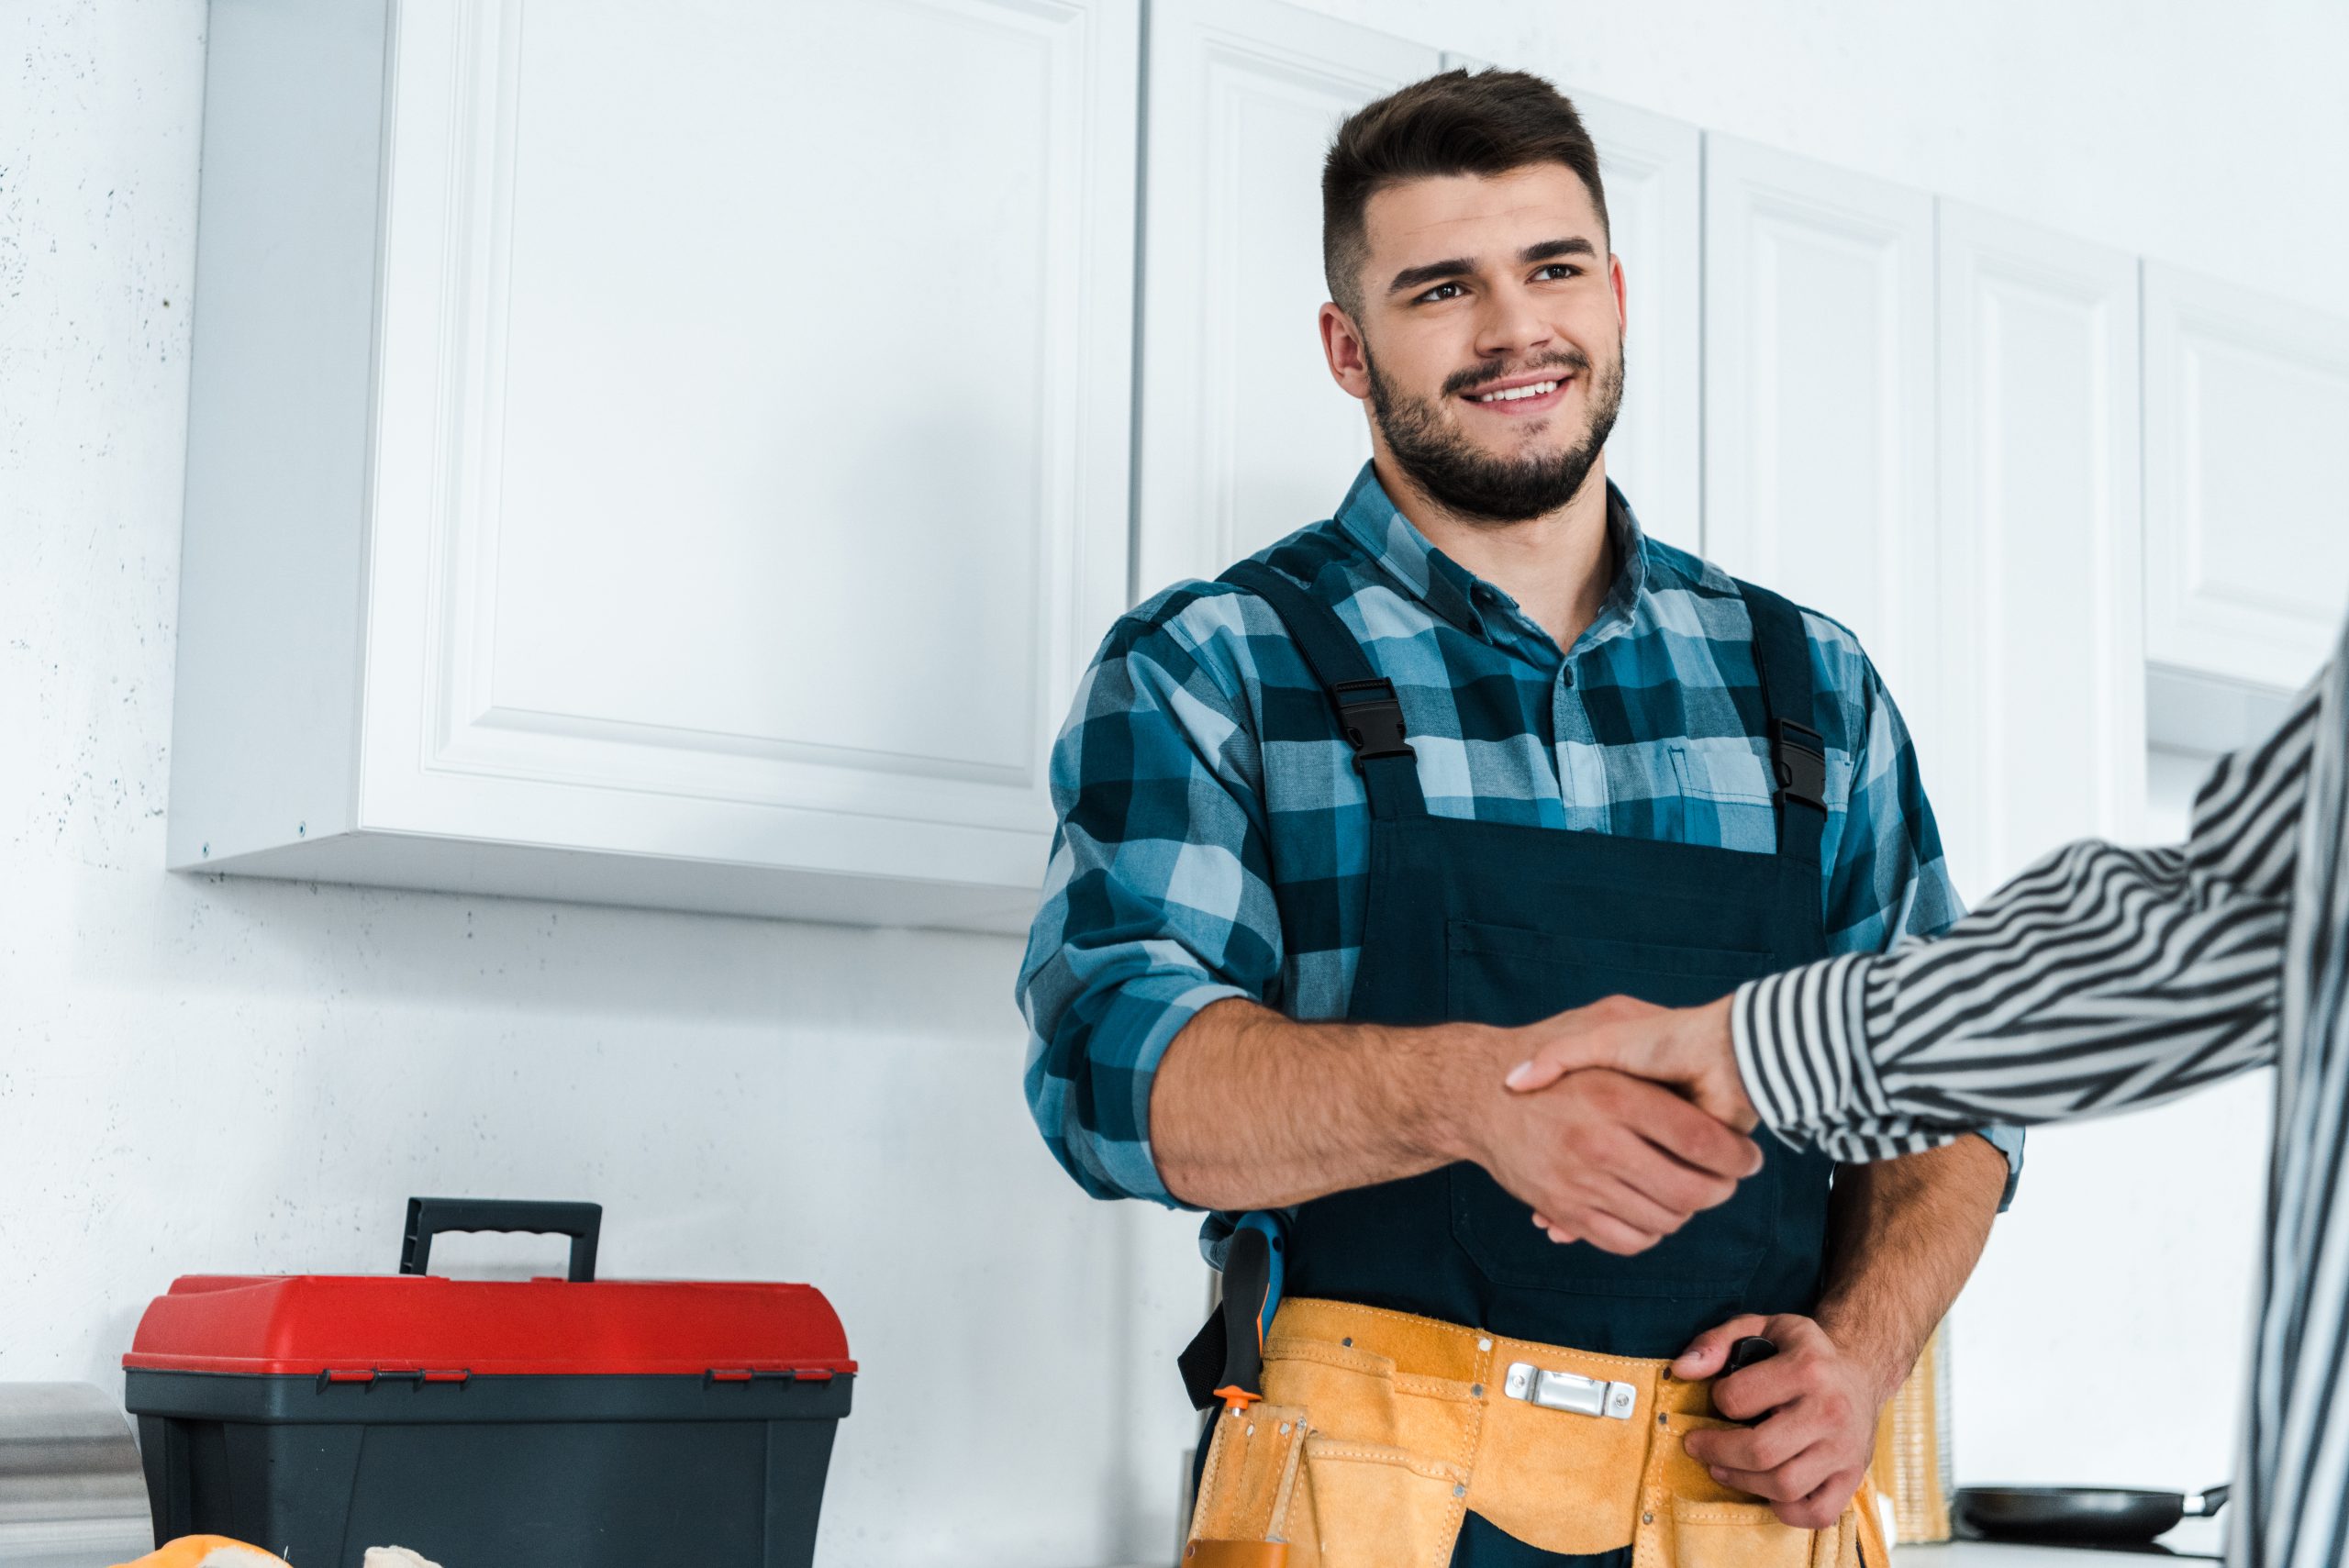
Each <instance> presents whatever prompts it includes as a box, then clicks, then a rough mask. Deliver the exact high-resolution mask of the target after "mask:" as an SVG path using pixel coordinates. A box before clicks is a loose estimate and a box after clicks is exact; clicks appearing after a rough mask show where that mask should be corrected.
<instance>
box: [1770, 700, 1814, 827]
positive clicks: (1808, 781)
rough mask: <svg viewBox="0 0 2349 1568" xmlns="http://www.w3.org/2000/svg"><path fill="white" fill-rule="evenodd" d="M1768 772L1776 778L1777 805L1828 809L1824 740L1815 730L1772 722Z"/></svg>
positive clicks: (1779, 720) (1782, 721)
mask: <svg viewBox="0 0 2349 1568" xmlns="http://www.w3.org/2000/svg"><path fill="white" fill-rule="evenodd" d="M1770 771H1771V772H1772V773H1776V775H1777V779H1778V796H1777V798H1778V799H1779V800H1780V801H1787V800H1798V801H1800V802H1802V803H1803V804H1804V805H1805V806H1810V807H1811V808H1812V809H1814V810H1818V811H1824V810H1826V809H1827V739H1826V737H1825V736H1822V735H1821V734H1820V733H1819V731H1818V730H1816V729H1813V728H1811V727H1810V726H1809V725H1808V724H1797V723H1796V722H1795V721H1794V720H1793V719H1791V718H1774V719H1772V720H1771V721H1770Z"/></svg>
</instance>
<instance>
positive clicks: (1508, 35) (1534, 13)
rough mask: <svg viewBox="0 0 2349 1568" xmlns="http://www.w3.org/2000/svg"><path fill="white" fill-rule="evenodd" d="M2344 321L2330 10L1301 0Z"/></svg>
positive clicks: (1779, 0) (2343, 20)
mask: <svg viewBox="0 0 2349 1568" xmlns="http://www.w3.org/2000/svg"><path fill="white" fill-rule="evenodd" d="M1299 3H1301V4H1303V5H1306V6H1309V7H1310V8H1312V9H1314V10H1318V11H1326V12H1328V13H1330V15H1332V16H1338V17H1345V18H1346V19H1347V20H1350V21H1355V22H1360V23H1362V24H1364V26H1367V27H1374V28H1382V29H1384V30H1386V31H1388V32H1394V33H1400V34H1403V35H1405V36H1407V37H1410V38H1416V39H1420V40H1422V41H1425V42H1432V43H1435V44H1438V45H1439V46H1441V47H1442V48H1445V49H1452V50H1461V51H1463V52H1465V53H1469V54H1473V55H1475V56H1477V57H1478V58H1480V59H1485V60H1490V61H1496V62H1507V63H1509V64H1517V65H1523V66H1525V67H1526V68H1527V69H1530V70H1536V71H1540V72H1542V73H1543V74H1545V75H1549V76H1551V77H1552V78H1553V79H1554V80H1556V81H1557V82H1559V83H1561V84H1562V85H1565V86H1568V87H1569V88H1572V87H1580V88H1581V89H1583V90H1584V91H1586V92H1592V93H1599V94H1603V95H1606V96H1608V97H1610V98H1617V99H1620V100H1621V101H1623V102H1625V103H1631V104H1636V105H1638V106H1641V107H1642V108H1649V109H1654V110H1657V111H1658V112H1660V113H1663V114H1668V115H1675V116H1678V117H1680V118H1682V119H1686V120H1693V121H1694V122H1696V123H1697V124H1698V125H1701V126H1705V127H1708V128H1711V129H1714V130H1723V131H1729V132H1731V133H1733V134H1735V135H1738V136H1742V137H1749V138H1751V139H1753V140H1756V141H1761V142H1766V143H1768V144H1769V145H1771V146H1774V147H1779V148H1784V149H1786V150H1788V151H1790V152H1799V153H1802V154H1804V155H1805V156H1807V157H1811V158H1820V159H1824V160H1826V161H1829V162H1831V163H1836V164H1840V165H1842V167H1844V168H1847V169H1854V170H1858V171H1860V172H1864V173H1870V174H1876V175H1879V176H1881V177H1883V178H1885V179H1888V180H1897V181H1899V182H1900V183H1904V184H1909V185H1914V186H1918V187H1920V188H1921V189H1924V190H1929V191H1933V192H1936V193H1938V194H1939V195H1945V196H1955V197H1958V198H1959V199H1961V200H1964V201H1967V202H1972V203H1975V204H1976V205H1978V206H1985V207H1988V208H1991V209H1992V210H1994V211H1998V212H2005V213H2010V214H2012V215H2014V216H2016V217H2024V218H2029V219H2031V220H2032V221H2033V222H2036V223H2043V224H2045V225H2047V226H2048V227H2050V228H2058V229H2062V230H2064V231H2065V232H2067V233H2071V234H2076V235H2078V236H2080V237H2082V238H2084V239H2095V240H2099V241H2100V242H2102V243H2104V244H2108V245H2114V246H2118V247H2120V248H2121V249H2122V250H2132V251H2136V252H2139V253H2141V254H2143V255H2148V256H2153V257H2156V258H2158V259H2160V260H2163V261H2173V262H2176V263H2178V264H2179V265H2182V266H2187V267H2193V268H2197V269H2199V270H2200V271H2203V272H2214V273H2217V274H2219V275H2221V276H2233V277H2237V278H2239V279H2241V280H2242V282H2243V284H2244V285H2245V286H2246V287H2249V288H2254V289H2260V290H2263V291H2266V292H2267V293H2271V294H2278V295H2284V296H2286V297H2288V298H2295V299H2299V300H2301V301H2303V302H2306V303H2308V304H2312V305H2318V306H2324V307H2325V308H2327V309H2333V310H2337V309H2339V308H2340V296H2341V283H2340V278H2341V269H2340V260H2339V259H2340V256H2341V254H2342V252H2343V247H2344V246H2349V181H2343V180H2341V179H2339V178H2337V177H2334V176H2335V175H2337V172H2339V171H2340V170H2342V169H2343V168H2349V95H2344V94H2343V92H2342V91H2341V87H2340V81H2341V72H2342V71H2343V67H2344V66H2349V7H2344V6H2340V5H2338V4H2336V3H2335V0H2246V3H2244V4H2242V5H2236V6H2224V7H2219V6H2207V5H2199V4H2196V3H2195V0H2065V4H2063V5H2057V6H2050V5H2045V4H2042V3H2039V0H1976V3H1975V4H1972V5H1963V6H1946V5H1945V6H1924V5H1884V4H1880V3H1878V0H1756V3H1753V4H1737V3H1735V0H1641V3H1640V4H1638V5H1623V4H1620V3H1613V0H1470V3H1468V4H1462V3H1460V0H1299Z"/></svg>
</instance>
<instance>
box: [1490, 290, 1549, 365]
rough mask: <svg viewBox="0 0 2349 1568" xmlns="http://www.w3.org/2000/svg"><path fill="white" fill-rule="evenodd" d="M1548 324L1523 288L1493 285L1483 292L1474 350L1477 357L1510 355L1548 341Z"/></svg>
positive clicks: (1540, 346)
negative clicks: (1488, 291) (1489, 289)
mask: <svg viewBox="0 0 2349 1568" xmlns="http://www.w3.org/2000/svg"><path fill="white" fill-rule="evenodd" d="M1550 339H1551V331H1550V324H1549V322H1548V321H1546V320H1544V319H1543V318H1542V314H1541V312H1540V311H1538V310H1536V309H1535V308H1534V305H1533V299H1532V296H1531V295H1529V294H1527V293H1526V292H1525V291H1524V290H1522V289H1496V290H1494V291H1493V292H1492V293H1490V294H1487V295H1486V296H1485V307H1484V309H1483V310H1482V311H1480V312H1479V313H1478V315H1477V318H1476V343H1475V350H1476V354H1477V356H1478V357H1479V358H1480V359H1487V360H1490V359H1501V360H1508V359H1513V358H1515V357H1516V356H1518V355H1520V354H1526V353H1530V352H1531V351H1532V350H1536V349H1539V348H1542V346H1544V345H1545V344H1547V343H1548V342H1549V341H1550Z"/></svg>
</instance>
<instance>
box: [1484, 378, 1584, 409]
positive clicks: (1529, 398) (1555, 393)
mask: <svg viewBox="0 0 2349 1568" xmlns="http://www.w3.org/2000/svg"><path fill="white" fill-rule="evenodd" d="M1573 384H1574V377H1573V376H1572V375H1570V374H1566V373H1561V372H1558V371H1549V372H1546V373H1542V374H1539V375H1522V376H1512V377H1511V378H1509V379H1508V380H1507V381H1498V382H1494V383H1492V384H1489V385H1487V386H1486V387H1484V388H1483V389H1482V390H1480V391H1476V392H1466V393H1463V394H1461V397H1462V398H1463V400H1464V401H1465V402H1468V403H1471V404H1474V405H1475V406H1477V407H1478V408H1483V409H1487V410H1489V411H1491V412H1493V413H1496V414H1504V415H1509V416H1512V417H1520V416H1524V415H1529V414H1542V413H1547V412H1549V410H1551V409H1552V408H1554V407H1556V406H1558V402H1559V400H1560V399H1561V398H1563V397H1564V395H1565V393H1566V388H1567V387H1569V386H1571V385H1573Z"/></svg>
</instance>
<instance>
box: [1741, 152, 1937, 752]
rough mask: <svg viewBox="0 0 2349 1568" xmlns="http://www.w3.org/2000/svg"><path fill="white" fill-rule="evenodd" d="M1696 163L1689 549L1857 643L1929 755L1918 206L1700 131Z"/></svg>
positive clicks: (1922, 247) (1893, 190)
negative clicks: (1698, 257) (1698, 394)
mask: <svg viewBox="0 0 2349 1568" xmlns="http://www.w3.org/2000/svg"><path fill="white" fill-rule="evenodd" d="M1705 158H1706V172H1705V200H1706V206H1705V226H1706V227H1705V550H1706V553H1707V554H1708V555H1709V556H1710V557H1711V558H1712V559H1713V560H1715V561H1717V562H1720V564H1721V565H1722V566H1724V567H1726V568H1727V569H1728V570H1730V571H1731V572H1733V573H1737V574H1738V575H1740V576H1742V577H1746V578H1749V579H1751V580H1753V581H1754V582H1756V583H1759V584H1761V585H1762V586H1764V587H1765V588H1772V589H1776V591H1777V592H1779V593H1781V594H1784V595H1787V597H1788V598H1791V599H1794V600H1795V601H1797V602H1798V603H1799V604H1803V605H1807V606H1810V607H1812V608H1814V609H1817V610H1820V611H1821V612H1822V613H1824V614H1826V615H1829V616H1832V617H1835V618H1836V619H1837V620H1840V621H1842V622H1843V623H1844V624H1845V625H1847V626H1849V627H1851V628H1853V629H1854V631H1855V632H1857V633H1858V635H1859V637H1860V639H1861V641H1862V643H1863V644H1864V645H1865V647H1866V648H1867V650H1868V652H1869V653H1870V654H1871V655H1872V656H1873V657H1874V659H1875V661H1876V665H1877V667H1878V669H1879V670H1880V671H1881V672H1882V673H1883V675H1884V677H1885V680H1886V681H1887V684H1889V686H1890V688H1891V691H1892V694H1893V696H1894V699H1895V700H1896V701H1897V702H1898V704H1899V705H1900V707H1901V710H1902V712H1903V713H1904V714H1905V715H1906V716H1907V717H1908V718H1909V722H1910V725H1911V727H1912V728H1915V729H1916V730H1917V731H1918V732H1919V734H1920V741H1924V742H1926V743H1927V744H1928V747H1929V751H1930V742H1931V740H1932V738H1933V737H1932V731H1933V726H1934V717H1935V697H1934V693H1933V690H1932V684H1933V676H1934V673H1935V664H1936V653H1937V651H1938V644H1937V641H1936V638H1937V631H1936V626H1935V611H1936V602H1935V601H1936V598H1937V594H1936V587H1935V584H1934V580H1933V579H1934V573H1935V570H1936V564H1937V563H1936V560H1935V551H1936V550H1937V548H1938V542H1939V540H1938V529H1937V528H1936V524H1935V517H1936V511H1935V496H1934V477H1933V406H1934V405H1933V397H1934V386H1933V304H1934V301H1933V205H1932V197H1931V196H1928V195H1925V194H1924V193H1923V192H1921V191H1914V190H1909V189H1905V188H1903V187H1900V186H1898V185H1891V184H1887V183H1883V182H1881V181H1877V180H1872V179H1868V178H1866V177H1865V176H1862V175H1859V174H1853V173H1849V172H1844V171H1842V170H1840V169H1833V168H1830V167H1828V166H1827V165H1825V164H1820V163H1814V162H1811V161H1809V160H1807V159H1801V158H1797V157H1795V156H1793V155H1791V154H1788V153H1784V152H1776V151H1772V150H1768V149H1765V148H1761V147H1756V146H1754V145H1753V144H1752V143H1749V142H1744V141H1740V140H1738V139H1735V138H1733V137H1726V136H1720V135H1715V134H1712V133H1707V136H1706V139H1705ZM1928 761H1929V762H1930V757H1929V758H1928ZM1932 780H1933V775H1932V773H1931V772H1930V771H1929V772H1928V773H1927V775H1926V781H1927V783H1928V784H1932Z"/></svg>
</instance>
